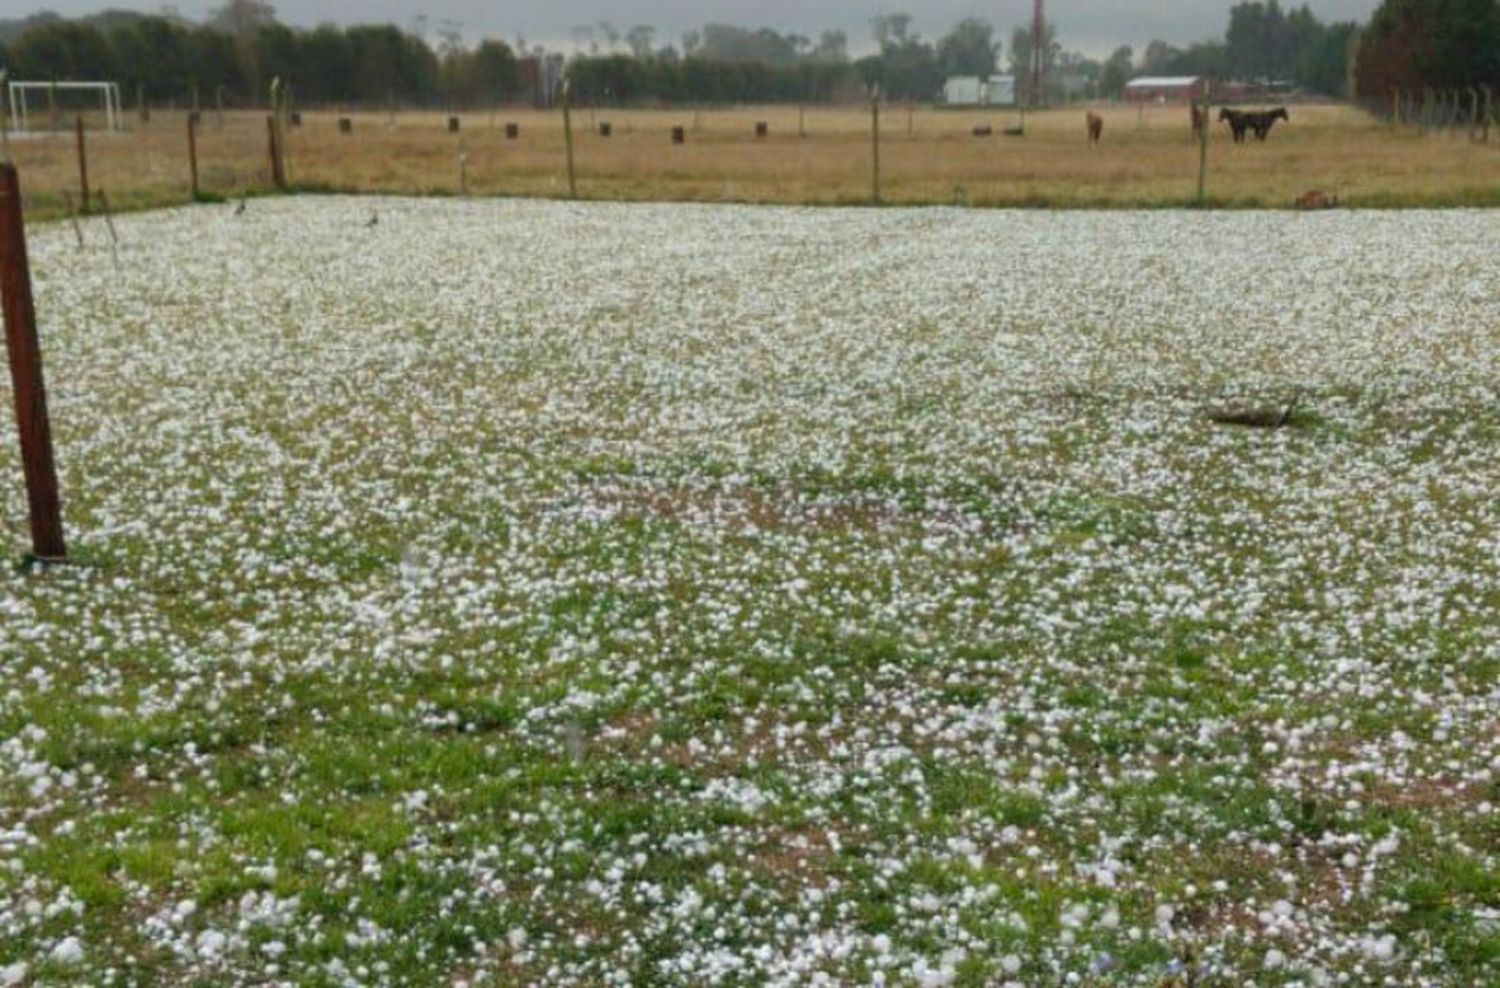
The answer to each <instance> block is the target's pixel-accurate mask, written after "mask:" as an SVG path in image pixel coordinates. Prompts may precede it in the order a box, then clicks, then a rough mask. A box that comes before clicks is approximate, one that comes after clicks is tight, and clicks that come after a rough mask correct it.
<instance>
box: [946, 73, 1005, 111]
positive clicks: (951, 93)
mask: <svg viewBox="0 0 1500 988" xmlns="http://www.w3.org/2000/svg"><path fill="white" fill-rule="evenodd" d="M943 102H944V103H946V104H947V105H949V106H1015V105H1016V77H1015V76H1013V75H992V76H990V77H989V78H981V77H980V76H977V75H955V76H950V77H949V78H948V81H947V82H945V83H943Z"/></svg>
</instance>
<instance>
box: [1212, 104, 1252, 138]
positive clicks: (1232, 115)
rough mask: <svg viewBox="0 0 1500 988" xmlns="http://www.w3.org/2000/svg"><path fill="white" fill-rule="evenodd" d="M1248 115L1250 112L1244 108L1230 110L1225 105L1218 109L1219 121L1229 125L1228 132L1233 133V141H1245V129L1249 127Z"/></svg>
mask: <svg viewBox="0 0 1500 988" xmlns="http://www.w3.org/2000/svg"><path fill="white" fill-rule="evenodd" d="M1249 116H1250V114H1248V113H1246V112H1245V111H1244V110H1231V109H1230V108H1229V107H1227V106H1226V107H1224V108H1223V109H1222V110H1220V111H1219V122H1220V123H1227V124H1228V125H1229V132H1230V133H1231V134H1233V135H1234V143H1236V144H1243V143H1245V131H1247V130H1249V129H1250V122H1249V120H1248V117H1249Z"/></svg>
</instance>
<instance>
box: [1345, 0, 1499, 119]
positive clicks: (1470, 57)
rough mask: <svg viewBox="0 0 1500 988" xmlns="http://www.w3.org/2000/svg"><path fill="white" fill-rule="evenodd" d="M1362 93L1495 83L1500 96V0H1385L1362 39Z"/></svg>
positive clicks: (1380, 100) (1380, 98) (1373, 97)
mask: <svg viewBox="0 0 1500 988" xmlns="http://www.w3.org/2000/svg"><path fill="white" fill-rule="evenodd" d="M1355 74H1356V82H1357V88H1358V91H1359V94H1360V96H1361V97H1363V98H1365V99H1366V100H1369V101H1371V102H1372V103H1374V104H1376V105H1384V104H1385V103H1386V101H1388V100H1389V99H1390V96H1391V91H1392V90H1393V89H1396V88H1400V89H1404V90H1422V89H1429V88H1430V89H1467V88H1468V87H1471V86H1485V85H1487V86H1490V87H1491V88H1492V89H1493V90H1494V92H1495V97H1496V98H1497V99H1500V0H1385V2H1384V3H1382V4H1381V5H1380V7H1379V8H1378V9H1377V10H1376V11H1375V14H1374V16H1372V17H1371V19H1370V24H1369V27H1367V28H1366V29H1365V31H1364V33H1363V35H1362V37H1361V39H1360V50H1359V65H1358V69H1357V71H1356V73H1355Z"/></svg>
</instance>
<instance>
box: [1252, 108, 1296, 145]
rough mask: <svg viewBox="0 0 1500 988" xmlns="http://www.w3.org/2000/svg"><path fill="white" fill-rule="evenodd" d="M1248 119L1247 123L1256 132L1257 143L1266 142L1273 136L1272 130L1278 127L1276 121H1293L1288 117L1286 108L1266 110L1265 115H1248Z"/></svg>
mask: <svg viewBox="0 0 1500 988" xmlns="http://www.w3.org/2000/svg"><path fill="white" fill-rule="evenodd" d="M1246 117H1247V121H1246V122H1247V123H1249V125H1250V129H1251V130H1253V131H1255V139H1256V140H1257V141H1264V140H1265V139H1266V138H1267V137H1269V136H1271V128H1272V127H1274V126H1276V121H1278V120H1285V121H1287V122H1288V123H1290V122H1291V119H1292V118H1291V117H1290V116H1288V115H1287V112H1286V107H1284V106H1278V107H1277V108H1276V109H1274V110H1266V111H1265V112H1263V113H1249V114H1246Z"/></svg>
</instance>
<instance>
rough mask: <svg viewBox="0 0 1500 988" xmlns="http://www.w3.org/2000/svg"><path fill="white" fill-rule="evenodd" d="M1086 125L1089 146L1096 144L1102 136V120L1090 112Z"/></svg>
mask: <svg viewBox="0 0 1500 988" xmlns="http://www.w3.org/2000/svg"><path fill="white" fill-rule="evenodd" d="M1088 124H1089V144H1091V145H1092V144H1098V143H1099V140H1100V138H1102V137H1103V136H1104V118H1103V117H1101V116H1099V114H1097V113H1095V112H1094V111H1093V110H1090V111H1089V116H1088Z"/></svg>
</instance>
